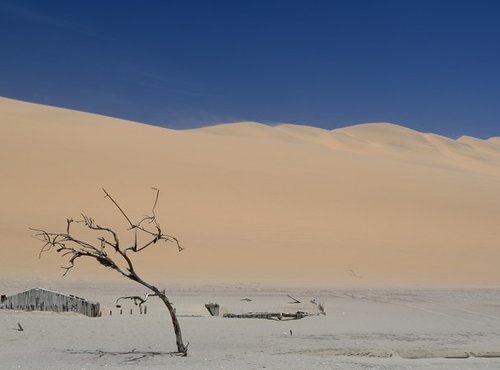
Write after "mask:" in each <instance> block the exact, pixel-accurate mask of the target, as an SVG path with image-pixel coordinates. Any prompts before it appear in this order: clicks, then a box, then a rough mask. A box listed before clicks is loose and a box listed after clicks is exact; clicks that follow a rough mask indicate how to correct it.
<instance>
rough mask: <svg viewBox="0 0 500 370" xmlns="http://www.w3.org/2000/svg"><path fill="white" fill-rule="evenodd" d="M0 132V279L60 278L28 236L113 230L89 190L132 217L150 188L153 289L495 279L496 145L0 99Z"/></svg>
mask: <svg viewBox="0 0 500 370" xmlns="http://www.w3.org/2000/svg"><path fill="white" fill-rule="evenodd" d="M0 135H1V138H2V145H1V147H0V153H1V156H0V158H1V159H2V165H1V167H0V168H1V175H2V181H1V182H0V194H1V195H0V196H1V201H2V202H1V203H2V208H1V212H0V217H1V219H0V235H1V236H2V237H1V241H2V243H1V245H0V276H2V277H4V278H13V277H21V276H22V277H23V278H40V277H56V276H58V275H60V273H61V271H60V270H58V268H57V267H58V266H59V265H60V264H61V262H62V261H61V260H60V258H59V257H58V256H56V255H45V256H44V257H43V259H42V261H39V260H38V258H37V253H38V249H39V244H38V243H37V242H36V241H35V240H33V239H31V238H30V237H29V235H30V233H29V231H28V227H30V226H34V227H45V228H49V229H52V230H63V229H64V227H65V220H66V218H67V217H78V215H79V213H80V212H85V213H89V214H91V215H92V216H94V217H95V218H96V219H97V220H98V221H99V222H100V223H102V224H111V225H121V227H123V228H125V226H126V225H125V223H122V220H121V219H120V218H119V215H118V214H116V213H115V210H114V209H113V207H112V205H111V204H110V203H109V202H108V201H107V200H105V199H103V197H102V193H101V190H100V189H101V187H105V188H107V189H108V190H109V191H111V192H112V193H113V194H114V195H115V197H116V198H117V199H118V200H120V202H121V203H122V205H123V206H124V207H125V208H126V209H127V212H129V213H130V215H131V216H132V217H141V216H142V215H143V214H144V213H145V212H147V211H149V208H150V205H151V201H152V196H153V193H152V192H151V191H150V190H149V189H150V187H152V186H156V187H159V188H161V190H162V198H161V201H160V205H159V208H158V212H157V213H158V215H159V218H160V221H161V220H163V223H162V225H163V226H164V227H165V228H168V229H169V231H170V232H171V233H172V234H175V235H177V236H178V237H179V238H180V239H181V241H182V242H183V244H184V246H185V247H186V250H185V251H183V252H182V253H181V254H177V253H175V250H174V248H172V247H169V248H165V247H155V248H156V249H155V250H154V251H151V252H152V253H150V254H148V255H146V256H145V257H144V258H143V259H142V261H141V263H143V264H144V266H147V270H148V271H147V273H148V274H150V275H151V276H153V277H154V278H158V279H164V280H167V279H170V278H187V279H195V280H196V279H204V280H224V281H268V280H273V281H301V282H309V281H312V282H324V283H329V282H351V283H358V282H359V283H363V282H374V281H381V282H382V281H385V282H398V283H405V282H421V283H433V282H439V283H443V284H444V283H464V282H466V283H471V284H481V283H491V284H495V283H498V282H500V270H499V269H498V268H497V261H498V260H499V258H500V248H499V246H500V228H499V227H498V225H497V224H498V215H499V214H500V138H492V139H489V140H480V139H475V138H470V137H462V138H460V139H458V140H452V139H449V138H445V137H442V136H438V135H434V134H427V133H420V132H417V131H414V130H410V129H407V128H404V127H401V126H397V125H392V124H389V123H372V124H364V125H356V126H351V127H346V128H342V129H336V130H332V131H328V130H322V129H318V128H312V127H307V126H297V125H278V126H276V127H269V126H266V125H262V124H258V123H252V122H246V123H235V124H224V125H218V126H212V127H207V128H201V129H196V130H186V131H175V130H168V129H164V128H158V127H153V126H148V125H143V124H138V123H133V122H128V121H124V120H118V119H113V118H108V117H103V116H98V115H93V114H88V113H82V112H75V111H70V110H65V109H58V108H53V107H47V106H41V105H36V104H29V103H24V102H19V101H14V100H10V99H4V98H2V99H0ZM351 270H352V271H351ZM353 272H354V273H353ZM99 274H109V275H106V276H111V274H110V273H108V272H106V271H101V267H100V266H94V265H92V264H85V263H84V264H83V265H82V268H81V269H80V270H79V271H75V274H73V276H74V278H81V277H88V276H90V277H95V276H98V275H99Z"/></svg>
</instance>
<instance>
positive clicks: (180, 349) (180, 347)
mask: <svg viewBox="0 0 500 370" xmlns="http://www.w3.org/2000/svg"><path fill="white" fill-rule="evenodd" d="M159 297H160V299H161V300H162V301H163V303H165V306H167V309H168V312H169V313H170V317H171V318H172V325H173V327H174V333H175V341H176V343H177V351H178V352H179V353H180V354H182V355H183V356H187V346H185V345H184V342H183V341H182V333H181V326H180V324H179V320H177V315H176V313H175V308H174V306H172V303H170V301H169V300H168V298H167V297H166V296H165V294H159Z"/></svg>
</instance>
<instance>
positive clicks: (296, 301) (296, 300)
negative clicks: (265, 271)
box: [288, 295, 300, 304]
mask: <svg viewBox="0 0 500 370" xmlns="http://www.w3.org/2000/svg"><path fill="white" fill-rule="evenodd" d="M288 298H290V299H291V300H293V302H288V303H290V304H292V303H300V301H299V300H298V299H297V298H294V297H292V296H291V295H288Z"/></svg>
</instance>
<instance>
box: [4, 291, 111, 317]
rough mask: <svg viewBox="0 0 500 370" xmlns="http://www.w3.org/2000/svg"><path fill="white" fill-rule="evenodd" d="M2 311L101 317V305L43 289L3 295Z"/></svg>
mask: <svg viewBox="0 0 500 370" xmlns="http://www.w3.org/2000/svg"><path fill="white" fill-rule="evenodd" d="M0 309H10V310H25V311H53V312H77V313H81V314H83V315H86V316H89V317H97V316H101V310H100V305H99V303H93V302H89V301H87V300H85V299H83V298H80V297H76V296H74V295H65V294H62V293H57V292H53V291H50V290H46V289H42V288H34V289H30V290H27V291H25V292H22V293H18V294H15V295H11V296H3V295H2V297H1V301H0Z"/></svg>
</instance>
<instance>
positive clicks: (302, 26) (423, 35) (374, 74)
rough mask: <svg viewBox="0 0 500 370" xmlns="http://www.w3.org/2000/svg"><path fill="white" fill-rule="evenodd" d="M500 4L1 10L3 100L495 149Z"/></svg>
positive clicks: (271, 1)
mask: <svg viewBox="0 0 500 370" xmlns="http://www.w3.org/2000/svg"><path fill="white" fill-rule="evenodd" d="M499 19H500V2H498V1H482V0H474V1H473V0H471V1H460V0H455V1H444V0H443V1H439V0H434V1H427V0H419V1H411V0H407V1H405V0H398V1H389V0H387V1H384V0H379V1H375V0H373V1H368V0H365V1H361V0H344V1H335V0H331V1H321V0H316V1H314V0H309V1H293V0H286V1H285V0H283V1H275V0H265V1H260V0H253V1H238V0H232V1H218V0H214V1H208V0H206V1H190V0H183V1H181V0H178V1H168V0H165V1H161V0H157V1H155V0H148V1H139V0H137V1H126V0H121V1H119V0H108V1H94V0H85V1H83V0H74V1H66V0H45V1H38V0H37V1H30V0H23V1H14V0H0V45H1V47H0V96H5V97H11V98H15V99H20V100H27V101H33V102H38V103H42V104H48V105H55V106H62V107H67V108H71V109H78V110H83V111H88V112H94V113H100V114H104V115H109V116H114V117H121V118H126V119H131V120H135V121H140V122H145V123H151V124H156V125H161V126H166V127H172V128H190V127H199V126H204V125H208V124H213V123H216V122H230V121H240V120H253V121H259V122H266V123H271V124H275V123H280V122H289V123H299V124H308V125H312V126H318V127H323V128H327V129H332V128H336V127H342V126H346V125H351V124H355V123H363V122H379V121H385V122H393V123H398V124H402V125H405V126H408V127H411V128H414V129H417V130H420V131H426V132H435V133H439V134H443V135H447V136H450V137H458V136H460V135H463V134H467V135H473V136H477V137H483V138H486V137H489V136H500V121H499V117H500V21H499Z"/></svg>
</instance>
